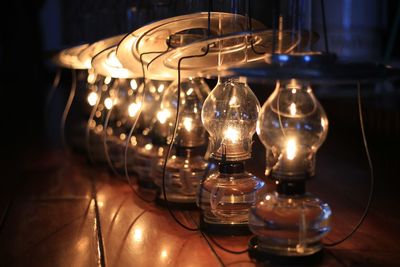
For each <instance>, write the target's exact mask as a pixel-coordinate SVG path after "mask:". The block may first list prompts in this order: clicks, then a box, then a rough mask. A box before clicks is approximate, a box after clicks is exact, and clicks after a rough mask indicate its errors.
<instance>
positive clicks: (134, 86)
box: [129, 79, 138, 91]
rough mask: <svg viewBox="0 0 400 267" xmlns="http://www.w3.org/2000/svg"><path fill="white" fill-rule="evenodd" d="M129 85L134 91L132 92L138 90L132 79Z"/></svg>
mask: <svg viewBox="0 0 400 267" xmlns="http://www.w3.org/2000/svg"><path fill="white" fill-rule="evenodd" d="M129 84H130V86H131V88H132V90H134V91H135V90H136V89H137V88H138V84H137V81H136V80H135V79H132V80H131V81H130V83H129Z"/></svg>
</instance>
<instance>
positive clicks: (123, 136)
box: [119, 133, 126, 141]
mask: <svg viewBox="0 0 400 267" xmlns="http://www.w3.org/2000/svg"><path fill="white" fill-rule="evenodd" d="M119 139H121V140H122V141H124V140H125V139H126V134H124V133H122V134H120V135H119Z"/></svg>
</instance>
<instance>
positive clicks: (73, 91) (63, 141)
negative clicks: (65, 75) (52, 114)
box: [60, 69, 76, 150]
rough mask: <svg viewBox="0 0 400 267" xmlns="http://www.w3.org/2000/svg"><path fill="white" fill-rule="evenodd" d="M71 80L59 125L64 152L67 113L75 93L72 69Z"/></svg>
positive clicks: (65, 147) (74, 77) (72, 71)
mask: <svg viewBox="0 0 400 267" xmlns="http://www.w3.org/2000/svg"><path fill="white" fill-rule="evenodd" d="M71 74H72V80H71V90H70V93H69V97H68V100H67V104H66V105H65V109H64V112H63V115H62V118H61V124H60V134H61V141H62V144H63V147H64V149H65V150H67V148H68V147H67V141H66V140H65V123H66V122H67V117H68V113H69V111H70V109H71V105H72V101H74V97H75V91H76V72H75V70H74V69H72V70H71Z"/></svg>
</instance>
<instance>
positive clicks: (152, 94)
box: [131, 80, 170, 189]
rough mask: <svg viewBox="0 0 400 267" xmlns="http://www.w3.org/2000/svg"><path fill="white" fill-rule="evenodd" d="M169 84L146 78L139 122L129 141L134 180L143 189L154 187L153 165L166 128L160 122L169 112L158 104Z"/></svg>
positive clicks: (159, 155) (163, 143)
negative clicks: (133, 147)
mask: <svg viewBox="0 0 400 267" xmlns="http://www.w3.org/2000/svg"><path fill="white" fill-rule="evenodd" d="M169 84H170V82H169V81H157V80H147V81H146V82H145V88H144V95H143V97H142V99H143V101H142V102H141V105H142V107H141V113H140V117H139V122H138V124H137V125H136V126H135V129H134V134H133V136H132V139H131V140H132V141H131V143H132V144H133V145H135V153H134V156H133V159H132V164H133V169H135V171H136V173H137V174H138V175H137V183H138V185H139V187H140V188H142V189H156V185H155V183H154V177H153V176H152V168H153V167H154V165H155V164H156V162H157V161H158V160H159V159H161V158H162V157H163V156H164V153H165V146H166V130H165V128H164V129H163V127H161V126H162V125H164V124H165V122H166V120H167V119H168V117H169V116H170V114H169V112H168V111H167V110H164V109H161V108H160V102H161V98H162V95H163V92H164V90H165V89H166V88H167V87H168V86H169ZM162 129H163V130H162Z"/></svg>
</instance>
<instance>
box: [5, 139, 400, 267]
mask: <svg viewBox="0 0 400 267" xmlns="http://www.w3.org/2000/svg"><path fill="white" fill-rule="evenodd" d="M328 140H329V139H328ZM256 145H259V144H256ZM324 147H325V148H324ZM324 147H323V148H322V149H321V152H320V154H319V159H318V165H317V166H318V170H317V171H318V178H316V179H314V180H313V181H310V183H309V186H308V189H309V190H310V191H311V192H313V193H315V194H316V195H318V196H319V197H321V198H322V199H324V200H325V201H327V202H328V203H329V204H330V206H331V208H332V210H333V221H332V227H333V230H332V232H331V233H330V234H329V235H328V236H327V238H326V241H333V240H336V239H338V238H340V237H342V236H344V235H345V234H346V233H347V232H348V231H350V230H351V228H352V226H353V225H354V224H355V223H356V222H357V220H358V218H359V217H360V215H361V213H362V211H363V208H364V205H365V202H366V199H367V195H368V184H369V180H368V169H367V167H366V165H365V160H364V159H363V157H364V156H363V151H362V150H361V151H359V152H356V153H353V155H350V154H351V153H343V150H342V148H343V147H341V148H340V147H338V146H337V145H336V143H335V142H334V141H331V142H329V141H327V144H326V145H324ZM262 154H263V151H262V150H261V149H254V155H255V159H254V160H252V161H251V162H250V163H249V164H248V168H249V169H250V170H252V171H253V170H254V172H255V173H256V174H258V175H261V173H262V172H263V170H262V168H261V169H260V168H259V167H257V166H260V165H263V164H264V163H262V164H261V162H263V156H262ZM25 158H26V160H25V161H23V162H22V163H21V164H19V165H18V167H17V169H16V170H15V171H9V172H6V173H4V175H3V177H2V178H3V179H2V180H1V183H2V184H1V185H2V187H1V193H2V194H1V196H0V209H1V212H2V213H1V214H2V217H1V226H0V227H1V228H0V231H1V232H0V265H1V266H206V267H212V266H256V265H262V264H261V263H256V262H255V261H252V260H251V259H250V258H249V256H248V254H247V253H243V254H240V255H234V254H230V253H227V252H224V251H222V250H221V249H219V248H218V247H216V246H215V245H214V244H213V243H212V242H210V240H208V239H206V238H205V237H204V236H202V235H201V234H200V233H199V232H190V231H187V230H185V229H183V228H181V227H180V226H179V225H177V224H176V223H175V222H174V221H173V219H172V218H171V217H170V215H169V214H168V211H167V210H165V209H164V208H161V207H159V206H157V205H155V204H153V203H148V202H147V201H145V200H143V199H141V198H139V197H138V196H137V195H135V194H133V193H132V191H131V188H130V186H129V185H128V184H127V183H126V182H125V180H123V179H120V178H117V177H115V176H113V175H111V174H110V172H109V171H107V169H106V168H105V167H99V166H96V167H94V166H91V165H90V164H88V163H87V161H86V160H85V158H84V157H82V156H77V155H73V154H65V153H64V152H63V151H61V150H47V149H46V150H39V151H34V152H30V153H26V156H25ZM3 164H7V162H5V163H4V162H3ZM255 167H257V168H258V169H256V168H255ZM397 178H399V177H397ZM395 180H397V179H394V178H393V177H392V178H391V179H389V178H388V180H386V182H385V181H377V183H376V192H377V193H376V195H375V198H374V202H373V205H372V209H371V212H370V214H369V216H368V217H367V219H366V220H365V222H364V224H363V225H362V227H361V228H360V229H359V231H358V232H357V233H356V234H355V235H354V236H353V237H352V238H351V239H349V240H347V241H346V242H345V243H343V244H341V245H339V246H337V247H334V248H326V249H325V253H324V258H323V260H322V262H321V263H320V265H321V266H399V264H400V241H399V237H400V230H399V229H400V224H399V223H400V219H399V218H400V214H399V212H398V211H399V208H398V206H399V204H400V202H399V200H400V197H399V195H400V194H398V193H397V194H396V191H398V189H397V188H398V187H397V188H396V187H395V186H394V185H398V184H399V183H398V182H397V183H393V181H395ZM387 181H390V182H389V183H387ZM191 213H192V215H194V216H195V217H196V214H197V212H196V211H195V212H191ZM176 215H177V217H178V218H179V219H180V220H181V221H182V222H184V223H185V224H186V225H188V226H191V227H193V226H194V225H193V222H192V221H191V220H190V219H189V218H190V216H189V215H190V214H189V212H181V211H177V212H176ZM248 239H249V236H244V237H216V240H217V241H218V242H219V243H221V244H222V245H224V246H226V247H227V248H229V249H232V250H242V249H245V248H246V247H247V242H248ZM264 265H265V266H273V265H272V264H268V263H264Z"/></svg>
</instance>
